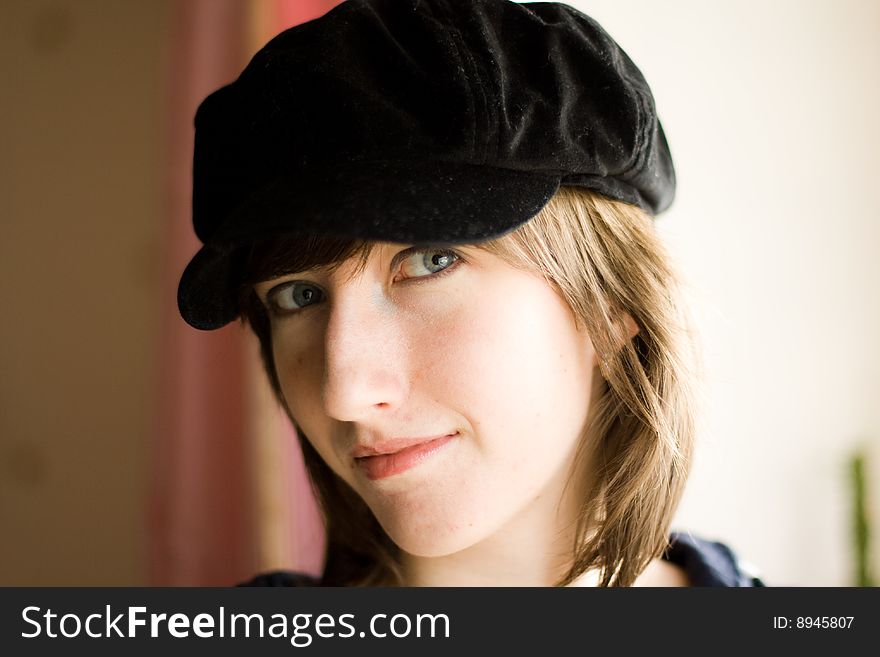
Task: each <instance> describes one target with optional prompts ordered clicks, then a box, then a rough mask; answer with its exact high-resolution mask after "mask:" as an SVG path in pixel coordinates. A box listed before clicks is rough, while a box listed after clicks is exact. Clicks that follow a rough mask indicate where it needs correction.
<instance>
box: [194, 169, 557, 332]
mask: <svg viewBox="0 0 880 657" xmlns="http://www.w3.org/2000/svg"><path fill="white" fill-rule="evenodd" d="M312 171H316V168H313V169H312ZM559 180H560V178H559V176H557V175H550V174H546V173H535V172H532V171H517V170H513V169H502V168H498V167H491V166H482V165H469V164H461V163H447V162H432V163H426V162H418V163H399V162H395V163H389V162H369V163H363V162H362V163H355V164H349V165H345V166H334V167H333V168H332V169H331V168H326V167H322V168H320V173H316V172H315V173H311V174H310V175H293V174H291V175H290V176H287V177H285V178H283V179H275V180H273V181H272V182H271V183H269V184H267V185H265V186H264V187H263V188H262V189H261V190H260V191H259V192H258V193H257V194H254V195H252V196H251V197H250V198H249V199H248V200H247V202H246V203H244V204H243V205H241V206H240V207H238V208H236V209H235V210H233V211H232V212H231V213H230V215H229V217H228V218H227V219H226V220H225V221H224V223H223V225H222V226H221V227H220V228H219V229H218V230H217V232H216V233H215V234H214V235H213V236H212V239H211V241H210V242H209V243H208V244H205V246H203V247H202V249H201V250H200V251H199V252H198V253H197V254H196V255H195V257H194V258H193V259H192V261H191V262H190V263H189V265H187V267H186V269H185V270H184V272H183V275H182V277H181V280H180V286H179V288H178V295H177V300H178V307H179V309H180V313H181V315H182V316H183V318H184V320H186V322H187V323H188V324H190V325H191V326H193V327H195V328H197V329H202V330H211V329H216V328H220V327H222V326H224V325H225V324H228V323H229V322H231V321H232V320H234V319H235V317H236V316H237V315H238V312H239V309H238V288H239V286H240V284H241V276H242V272H241V271H240V268H241V263H240V262H238V261H237V259H236V258H235V257H234V255H235V253H236V252H237V251H238V250H239V249H240V247H241V246H242V245H245V244H248V243H250V242H253V241H255V240H262V239H266V238H270V237H272V236H276V235H297V234H300V235H306V234H314V235H322V236H327V237H341V238H351V239H364V240H371V241H383V242H399V243H405V244H430V243H436V244H467V243H477V242H481V241H485V240H488V239H493V238H496V237H500V236H501V235H503V234H505V233H507V232H510V231H511V230H514V229H515V228H517V227H518V226H520V225H522V224H523V223H525V222H526V221H528V220H529V219H531V218H532V217H533V216H535V215H536V214H537V213H538V212H539V211H540V210H541V208H543V207H544V206H545V205H546V204H547V202H548V201H549V200H550V198H551V197H552V196H553V195H554V194H555V193H556V191H557V189H558V188H559Z"/></svg>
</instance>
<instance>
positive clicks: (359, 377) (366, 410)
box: [323, 295, 408, 422]
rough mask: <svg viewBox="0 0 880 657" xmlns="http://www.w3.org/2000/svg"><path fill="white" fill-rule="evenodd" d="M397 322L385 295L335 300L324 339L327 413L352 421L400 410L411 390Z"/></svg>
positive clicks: (324, 390) (324, 387) (325, 402)
mask: <svg viewBox="0 0 880 657" xmlns="http://www.w3.org/2000/svg"><path fill="white" fill-rule="evenodd" d="M401 333H402V332H401V330H400V325H399V321H398V319H397V318H396V315H395V311H394V309H393V306H390V304H389V303H388V302H387V300H385V299H384V297H382V296H381V295H376V296H375V297H373V298H366V299H365V298H360V299H353V298H351V297H347V298H341V297H337V299H336V300H335V301H334V302H331V308H330V311H329V317H328V320H327V329H326V334H325V338H324V340H325V343H324V354H325V356H324V380H323V401H324V406H325V411H326V413H327V414H328V415H329V416H330V417H333V418H335V419H337V420H341V421H346V422H354V421H362V420H365V419H368V418H372V417H375V416H376V415H377V414H388V413H390V412H393V411H396V410H397V408H398V407H399V406H400V404H401V402H402V400H403V399H404V397H405V396H406V394H407V387H408V386H407V374H406V372H407V368H406V366H407V364H406V362H405V351H406V350H405V349H404V347H403V340H402V338H401Z"/></svg>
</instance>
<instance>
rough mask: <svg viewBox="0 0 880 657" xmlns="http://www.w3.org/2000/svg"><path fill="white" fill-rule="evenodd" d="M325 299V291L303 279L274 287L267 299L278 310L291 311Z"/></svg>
mask: <svg viewBox="0 0 880 657" xmlns="http://www.w3.org/2000/svg"><path fill="white" fill-rule="evenodd" d="M323 299H324V292H323V290H321V288H319V287H318V286H316V285H313V284H311V283H305V282H303V281H289V282H287V283H283V284H282V285H279V286H278V287H275V288H273V289H272V290H271V291H270V292H269V294H267V295H266V300H267V301H268V302H269V304H270V305H271V306H272V307H273V308H274V309H275V310H277V311H280V312H291V311H295V310H299V309H301V308H305V307H306V306H309V305H311V304H313V303H318V302H319V301H322V300H323Z"/></svg>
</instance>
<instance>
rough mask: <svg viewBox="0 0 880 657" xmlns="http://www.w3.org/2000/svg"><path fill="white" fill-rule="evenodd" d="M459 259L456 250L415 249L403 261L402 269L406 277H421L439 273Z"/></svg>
mask: <svg viewBox="0 0 880 657" xmlns="http://www.w3.org/2000/svg"><path fill="white" fill-rule="evenodd" d="M457 260H459V256H458V254H457V253H455V252H454V251H448V250H446V249H423V250H419V251H414V252H412V253H410V254H409V255H407V256H406V258H405V259H403V260H402V261H401V265H402V266H401V269H402V270H403V273H404V275H405V276H406V278H421V277H424V276H431V275H432V274H438V273H440V272H442V271H444V270H445V269H448V268H449V267H451V266H452V265H454V264H455V263H456V261H457Z"/></svg>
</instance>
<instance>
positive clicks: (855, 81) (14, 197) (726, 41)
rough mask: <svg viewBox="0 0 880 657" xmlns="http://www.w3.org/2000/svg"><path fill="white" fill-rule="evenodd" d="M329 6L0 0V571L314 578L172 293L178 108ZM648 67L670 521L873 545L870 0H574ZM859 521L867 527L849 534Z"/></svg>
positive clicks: (287, 510) (879, 169) (752, 537)
mask: <svg viewBox="0 0 880 657" xmlns="http://www.w3.org/2000/svg"><path fill="white" fill-rule="evenodd" d="M335 4H338V2H335V1H333V0H324V1H322V0H287V1H285V0H251V1H249V0H177V1H173V0H150V1H146V0H140V1H136V0H126V1H123V2H120V1H118V0H76V1H75V0H33V1H29V2H19V1H14V0H0V81H2V103H0V308H2V322H0V535H2V540H0V585H195V584H205V585H224V584H231V583H235V582H237V581H240V580H243V579H246V578H248V577H249V576H251V575H252V574H253V573H255V572H257V571H259V570H265V569H269V568H292V569H298V570H305V571H311V572H318V571H319V569H320V566H321V564H320V559H321V550H322V541H323V537H322V535H321V531H320V523H319V521H318V515H317V512H316V510H315V507H314V503H313V501H312V500H311V497H310V494H309V490H308V486H307V485H306V483H305V479H304V474H303V470H302V464H301V461H300V455H299V453H298V450H297V448H296V444H295V441H294V439H293V435H292V433H291V432H290V429H289V427H287V425H286V424H285V422H284V421H283V420H282V418H281V417H280V416H279V414H278V412H277V411H276V410H275V409H274V408H273V406H272V403H271V400H270V399H269V396H268V393H267V391H266V387H265V383H264V382H263V380H262V378H261V374H260V371H259V366H258V364H257V361H256V346H255V344H254V342H253V341H252V340H251V339H250V338H249V337H248V336H247V335H246V334H245V333H244V331H243V330H242V329H241V328H240V327H239V326H237V325H234V326H230V327H226V328H225V329H222V330H221V331H217V332H212V333H199V332H197V331H195V330H193V329H190V328H189V327H188V326H187V325H186V324H184V323H183V321H182V320H181V319H180V318H179V317H178V315H177V311H176V305H175V294H176V286H177V280H178V278H179V275H180V272H181V271H182V269H183V267H184V265H185V264H186V262H187V261H188V259H189V258H190V257H191V256H192V255H193V253H194V252H195V251H196V249H197V246H198V244H197V241H196V239H195V237H194V236H193V235H192V231H191V227H190V223H189V203H190V197H189V193H190V190H189V182H190V181H189V175H190V166H191V157H192V132H191V130H192V117H193V114H194V112H195V108H196V107H197V105H198V103H199V102H200V100H201V99H202V98H204V96H205V95H207V94H208V93H209V92H210V91H212V90H213V89H215V88H217V87H218V86H220V85H222V84H224V83H226V82H229V81H231V80H232V79H234V77H235V76H236V75H237V73H238V72H239V71H240V70H241V68H242V67H243V66H244V64H245V63H246V62H247V61H248V59H249V58H250V56H251V55H252V54H253V53H254V52H256V50H257V49H258V48H259V47H260V46H261V45H263V43H265V42H266V41H267V40H268V39H269V38H270V37H271V36H272V35H274V34H276V33H277V32H279V31H280V30H281V29H284V28H286V27H289V26H291V25H295V24H297V23H299V22H302V21H304V20H309V19H311V18H314V17H316V16H319V15H320V14H322V13H324V12H325V11H327V10H328V9H329V8H331V7H332V6H334V5H335ZM570 4H572V5H574V6H576V7H578V8H579V9H581V10H583V11H584V12H585V13H587V14H589V15H591V16H593V17H594V18H596V19H597V20H598V21H599V22H600V23H601V24H602V25H603V26H604V27H605V28H606V29H607V30H608V32H609V33H610V34H612V35H613V36H614V37H615V39H616V40H617V41H618V42H619V43H620V44H621V45H622V46H623V48H624V49H625V50H626V51H627V52H628V53H629V54H630V56H631V57H632V59H633V60H634V61H635V62H636V63H637V65H638V66H639V67H640V68H641V69H642V71H643V73H644V74H645V77H646V78H647V79H648V81H649V83H650V84H651V87H652V89H653V91H654V94H655V98H656V101H657V106H658V109H659V113H660V117H661V120H662V121H663V124H664V128H665V131H666V134H667V137H668V138H669V141H670V144H671V146H672V150H673V155H674V157H675V160H676V167H677V172H678V178H679V188H678V195H677V199H676V202H675V204H674V205H673V208H672V209H671V210H670V211H669V212H668V213H666V214H664V215H662V217H661V218H660V219H659V220H658V222H657V226H658V229H659V230H660V232H661V233H662V234H663V236H664V238H665V239H666V241H667V244H668V245H669V249H670V251H672V253H673V256H674V257H675V258H676V260H677V262H678V265H679V268H680V270H681V271H682V274H683V276H684V278H685V279H686V281H687V282H688V290H689V294H690V295H691V297H692V303H693V308H694V313H695V315H696V316H697V320H698V324H699V327H700V330H701V332H702V335H703V342H704V347H705V361H706V363H705V364H706V368H707V374H708V386H707V389H706V392H705V399H706V413H705V418H704V422H703V429H702V431H701V435H700V444H699V449H698V454H697V460H696V463H695V466H694V470H693V475H692V478H691V480H690V482H689V484H688V488H687V491H686V493H685V498H684V500H683V502H682V505H681V507H680V510H679V513H678V515H677V517H676V522H675V523H674V528H675V529H679V530H685V531H691V532H693V533H694V534H697V535H700V536H702V537H705V538H712V539H716V540H722V541H724V542H726V543H728V544H729V545H730V546H731V547H733V548H734V550H735V551H736V552H737V553H738V554H739V556H740V557H742V558H743V559H745V560H747V561H749V562H751V563H752V564H754V565H755V566H757V568H758V569H759V570H760V571H761V572H762V574H763V576H764V578H765V580H766V581H767V582H768V583H769V584H771V585H816V586H851V585H856V584H865V583H867V582H868V581H869V579H868V578H869V577H870V575H871V568H873V573H874V576H875V577H876V576H877V573H878V569H880V536H878V534H880V476H878V475H880V340H878V338H880V294H878V291H877V288H878V285H877V284H878V282H880V258H878V257H877V253H878V246H880V221H878V213H880V210H878V208H880V159H878V157H877V153H878V150H880V128H878V122H877V119H876V114H877V110H876V108H877V107H878V106H880V3H877V2H874V1H873V0H816V1H813V2H809V3H806V2H799V1H797V0H774V1H773V2H759V1H758V0H743V1H740V2H736V3H730V2H726V3H720V2H712V3H706V2H700V1H698V0H669V1H667V2H663V3H657V2H650V1H649V0H590V1H586V0H583V1H576V0H575V1H571V2H570ZM871 529H873V531H874V539H875V540H873V541H871V540H870V537H871V536H870V531H871Z"/></svg>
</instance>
